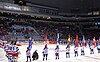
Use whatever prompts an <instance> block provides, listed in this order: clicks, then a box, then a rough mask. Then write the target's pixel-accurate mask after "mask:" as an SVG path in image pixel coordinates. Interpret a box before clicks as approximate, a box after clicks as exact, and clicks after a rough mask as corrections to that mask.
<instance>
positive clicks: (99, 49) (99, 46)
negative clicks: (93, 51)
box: [97, 43, 100, 53]
mask: <svg viewBox="0 0 100 62" xmlns="http://www.w3.org/2000/svg"><path fill="white" fill-rule="evenodd" d="M97 50H98V53H100V43H98V46H97Z"/></svg>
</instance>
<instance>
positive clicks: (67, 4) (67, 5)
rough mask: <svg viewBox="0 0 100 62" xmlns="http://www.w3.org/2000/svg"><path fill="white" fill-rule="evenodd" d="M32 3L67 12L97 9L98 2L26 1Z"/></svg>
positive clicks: (90, 0)
mask: <svg viewBox="0 0 100 62" xmlns="http://www.w3.org/2000/svg"><path fill="white" fill-rule="evenodd" d="M26 1H30V2H32V3H36V4H41V5H47V6H54V7H59V8H60V10H61V11H64V12H69V10H70V9H73V8H82V9H83V8H99V7H100V0H26Z"/></svg>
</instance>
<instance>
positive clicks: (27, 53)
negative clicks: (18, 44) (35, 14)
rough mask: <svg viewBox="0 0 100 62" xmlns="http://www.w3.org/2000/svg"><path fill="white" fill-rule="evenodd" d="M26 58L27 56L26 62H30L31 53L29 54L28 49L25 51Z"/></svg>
mask: <svg viewBox="0 0 100 62" xmlns="http://www.w3.org/2000/svg"><path fill="white" fill-rule="evenodd" d="M26 56H27V61H26V62H28V59H30V62H31V52H30V48H28V47H27V50H26Z"/></svg>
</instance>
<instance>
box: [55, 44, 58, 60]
mask: <svg viewBox="0 0 100 62" xmlns="http://www.w3.org/2000/svg"><path fill="white" fill-rule="evenodd" d="M55 56H56V59H59V45H57V46H56V48H55Z"/></svg>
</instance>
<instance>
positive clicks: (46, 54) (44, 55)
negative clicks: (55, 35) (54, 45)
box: [42, 45, 48, 61]
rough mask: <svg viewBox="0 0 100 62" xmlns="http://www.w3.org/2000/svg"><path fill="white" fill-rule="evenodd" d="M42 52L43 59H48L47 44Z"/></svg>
mask: <svg viewBox="0 0 100 62" xmlns="http://www.w3.org/2000/svg"><path fill="white" fill-rule="evenodd" d="M42 53H43V61H44V59H45V58H46V60H47V57H48V47H47V45H45V47H44V49H43V52H42Z"/></svg>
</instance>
